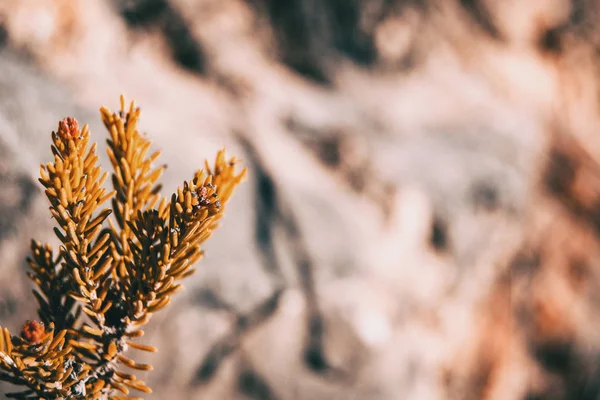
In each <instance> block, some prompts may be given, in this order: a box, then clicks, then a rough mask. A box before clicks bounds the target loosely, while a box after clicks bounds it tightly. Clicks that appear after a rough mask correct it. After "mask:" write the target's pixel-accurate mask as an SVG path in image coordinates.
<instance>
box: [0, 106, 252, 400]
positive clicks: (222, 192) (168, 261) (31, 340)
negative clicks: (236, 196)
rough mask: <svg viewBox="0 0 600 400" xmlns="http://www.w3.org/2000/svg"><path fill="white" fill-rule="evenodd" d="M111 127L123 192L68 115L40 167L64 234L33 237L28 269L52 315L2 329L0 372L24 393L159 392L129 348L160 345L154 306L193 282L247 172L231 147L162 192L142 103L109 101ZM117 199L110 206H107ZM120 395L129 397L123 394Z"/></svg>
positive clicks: (112, 155)
mask: <svg viewBox="0 0 600 400" xmlns="http://www.w3.org/2000/svg"><path fill="white" fill-rule="evenodd" d="M100 112H101V116H102V121H103V122H104V125H105V127H106V129H107V130H108V132H109V134H110V138H109V139H108V141H107V143H108V148H107V151H108V156H109V159H110V161H111V164H112V166H113V172H112V175H111V181H112V186H113V190H112V191H110V192H109V191H107V190H106V189H105V188H103V183H104V182H105V180H106V179H107V177H108V173H107V172H102V169H101V168H100V166H99V164H98V156H97V154H96V148H97V146H96V143H93V144H91V145H90V132H89V128H88V126H87V125H85V126H83V128H81V129H80V128H79V124H78V122H77V121H76V120H75V119H74V118H65V119H64V120H62V121H61V122H60V123H59V125H58V129H57V131H56V132H52V146H51V151H52V154H53V156H54V160H53V161H52V162H50V163H48V164H46V165H42V167H41V169H40V183H41V184H42V185H43V187H44V188H45V194H46V196H47V198H48V200H49V202H50V213H51V214H52V217H53V218H54V219H55V220H56V223H57V225H58V226H57V227H56V228H55V229H54V230H55V233H56V236H57V237H58V239H59V240H60V242H61V245H60V247H59V249H58V252H57V253H58V254H57V255H56V256H55V255H54V252H53V249H52V248H51V246H50V245H43V244H41V243H39V242H37V241H32V244H31V257H30V258H29V259H28V263H29V265H30V267H31V271H30V272H28V276H29V277H30V278H31V280H32V281H33V282H34V283H35V284H36V286H37V288H36V290H34V291H33V294H34V296H35V298H36V299H37V301H38V303H39V312H38V314H39V317H40V320H41V322H37V321H28V322H27V323H25V325H24V327H23V331H22V334H21V336H22V337H16V336H12V335H11V334H10V333H9V332H8V330H7V329H6V328H3V329H1V334H0V380H4V381H8V382H11V383H13V384H16V385H21V386H26V389H25V390H24V391H22V392H18V393H11V394H9V395H8V396H9V397H12V398H18V399H34V398H35V399H37V398H44V399H83V398H85V399H100V398H106V397H107V396H108V397H109V398H112V399H120V398H129V397H127V395H128V394H129V391H130V389H133V390H136V391H138V392H143V393H149V392H151V389H150V388H149V387H148V386H146V384H145V383H144V382H143V381H141V380H140V379H138V378H137V377H136V376H135V375H133V374H130V373H127V372H124V371H123V370H122V368H123V367H127V368H132V369H137V370H140V371H146V370H150V369H152V367H151V366H150V365H146V364H139V363H137V362H135V361H134V360H132V359H131V358H129V357H128V356H126V355H125V354H124V353H125V352H126V351H127V349H128V348H133V349H136V350H141V351H148V352H154V351H156V349H155V348H154V347H152V346H148V345H142V344H139V343H136V342H135V338H137V337H140V336H142V335H143V331H142V330H141V327H142V326H143V325H144V324H146V323H147V322H148V320H149V319H150V317H151V315H152V314H153V313H155V312H157V311H159V310H161V309H162V308H164V307H165V306H166V305H168V304H169V302H170V301H171V297H172V296H173V295H174V294H175V293H176V292H177V291H179V290H181V289H182V284H181V283H179V281H180V280H181V279H183V278H185V277H187V276H190V275H191V274H192V273H193V272H194V268H193V266H194V263H195V262H196V261H197V260H198V259H199V258H200V257H201V256H202V251H201V248H200V246H201V245H202V243H203V242H204V241H205V240H206V239H208V237H209V236H210V235H211V233H212V231H213V230H214V229H215V228H216V227H217V222H218V221H219V219H220V218H221V217H222V215H223V211H224V209H225V205H226V203H227V201H228V199H229V198H230V196H231V194H232V193H233V190H234V189H235V187H236V186H237V185H238V184H239V183H240V182H241V180H242V179H243V177H244V175H245V172H246V171H245V169H244V170H242V171H241V172H236V170H237V168H236V164H237V161H236V160H235V159H234V158H232V159H230V160H227V159H226V158H225V153H224V151H220V152H219V153H218V155H217V158H216V161H215V164H214V166H213V167H212V168H211V166H210V165H209V164H208V162H207V163H206V167H205V170H200V171H197V172H196V173H195V175H194V177H193V179H192V180H190V181H187V182H184V183H183V185H182V186H181V187H180V188H178V189H177V192H176V193H174V194H173V195H172V196H171V197H170V198H162V199H161V197H160V193H159V192H160V189H161V186H160V184H158V183H157V182H158V180H159V178H160V176H161V174H162V172H163V170H164V168H165V166H159V167H156V168H154V167H153V163H154V162H155V161H156V159H157V158H158V156H159V154H160V153H159V152H154V153H151V154H150V153H149V151H150V145H151V143H150V141H148V140H147V139H146V138H145V136H144V135H142V134H140V133H139V131H138V129H137V123H138V120H139V117H140V109H139V108H137V107H135V105H134V103H133V102H132V103H131V104H130V106H129V107H128V109H126V108H125V102H124V100H123V97H121V110H120V111H119V112H118V113H111V112H110V111H109V110H107V109H106V108H104V107H102V108H101V110H100ZM108 200H111V202H110V203H111V207H109V208H108V207H104V206H103V204H105V203H106V202H107V201H108ZM117 393H118V394H117Z"/></svg>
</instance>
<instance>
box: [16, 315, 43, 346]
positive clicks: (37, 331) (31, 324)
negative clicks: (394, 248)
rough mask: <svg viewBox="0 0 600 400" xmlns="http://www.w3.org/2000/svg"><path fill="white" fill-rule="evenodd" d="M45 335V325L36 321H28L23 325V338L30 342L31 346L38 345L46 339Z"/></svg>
mask: <svg viewBox="0 0 600 400" xmlns="http://www.w3.org/2000/svg"><path fill="white" fill-rule="evenodd" d="M44 333H45V330H44V324H42V323H41V322H38V321H36V320H33V321H27V322H25V325H23V330H22V331H21V337H22V338H23V339H25V340H26V341H27V342H29V344H38V343H40V341H41V340H42V338H43V337H44Z"/></svg>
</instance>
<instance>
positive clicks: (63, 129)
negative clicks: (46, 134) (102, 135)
mask: <svg viewBox="0 0 600 400" xmlns="http://www.w3.org/2000/svg"><path fill="white" fill-rule="evenodd" d="M58 135H59V136H60V137H62V138H63V139H67V140H68V139H75V138H77V137H78V136H79V123H78V122H77V120H76V119H75V118H71V117H67V118H65V119H63V120H62V121H60V122H59V123H58Z"/></svg>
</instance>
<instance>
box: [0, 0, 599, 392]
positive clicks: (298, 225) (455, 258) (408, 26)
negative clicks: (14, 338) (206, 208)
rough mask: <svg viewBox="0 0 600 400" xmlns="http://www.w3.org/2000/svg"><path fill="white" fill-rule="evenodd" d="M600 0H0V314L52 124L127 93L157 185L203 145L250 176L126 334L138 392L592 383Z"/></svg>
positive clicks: (11, 293)
mask: <svg viewBox="0 0 600 400" xmlns="http://www.w3.org/2000/svg"><path fill="white" fill-rule="evenodd" d="M599 10H600V2H598V1H596V0H570V1H568V0H538V1H535V2H534V1H530V2H524V1H517V0H502V1H500V0H421V1H418V0H288V1H282V0H2V1H0V259H1V260H2V262H1V263H0V323H1V324H2V325H4V326H7V327H8V328H9V329H11V331H13V332H18V331H19V330H20V327H21V326H22V324H23V322H24V321H25V320H26V319H32V318H35V317H36V308H35V307H36V303H35V301H34V298H33V297H32V296H31V288H32V285H31V283H30V282H29V281H28V280H27V278H26V276H25V271H26V263H25V257H26V256H27V254H28V246H29V241H30V239H31V238H32V237H33V238H36V239H38V240H41V241H50V242H51V243H56V240H55V239H54V238H53V233H52V227H53V224H52V220H51V219H50V214H49V212H48V204H47V200H46V199H45V197H44V196H43V193H42V191H41V190H40V185H39V184H38V183H37V176H38V173H39V164H40V163H42V162H47V161H49V160H50V158H51V157H50V151H49V145H50V140H49V139H50V136H49V135H50V132H51V131H52V130H55V129H56V126H57V123H58V121H59V120H60V119H62V118H64V117H65V116H73V117H75V118H77V119H78V120H79V121H80V123H89V124H90V127H91V131H92V137H93V138H94V139H95V140H97V141H98V142H100V143H104V140H105V138H106V132H105V131H104V129H103V127H102V124H101V121H100V116H99V112H98V108H99V106H100V105H105V106H107V107H109V108H110V109H112V110H115V109H117V108H118V105H119V103H118V101H119V95H120V94H121V93H122V94H124V95H125V97H126V100H127V101H129V100H132V99H133V100H135V101H136V103H137V104H138V105H139V106H140V107H141V109H142V120H141V128H142V130H143V131H144V132H147V135H148V138H149V139H150V140H152V141H153V146H154V148H155V149H160V150H162V153H163V156H162V157H163V158H162V161H163V162H165V163H167V164H168V169H167V172H166V174H165V175H164V178H163V183H164V186H165V193H169V192H172V191H173V190H175V188H176V187H177V186H178V185H180V184H181V182H182V181H183V180H185V179H189V178H190V177H191V176H192V173H193V171H195V170H196V169H197V168H200V167H201V166H202V165H203V162H204V159H206V158H210V159H212V158H213V157H214V155H215V154H216V151H217V150H218V149H220V148H222V147H226V148H227V150H228V153H229V154H230V155H235V156H237V157H239V158H241V159H242V160H243V163H244V164H245V165H246V166H247V167H248V169H249V172H250V174H249V179H248V180H247V181H246V182H245V183H244V184H243V185H242V186H241V187H240V188H239V190H238V192H237V193H236V194H235V196H234V199H233V200H232V202H231V204H230V206H229V207H228V210H227V215H226V217H225V219H224V221H223V223H222V227H221V228H220V229H219V230H217V231H216V232H215V234H214V235H213V236H212V238H211V239H210V240H209V242H208V243H207V244H206V246H205V250H206V257H205V258H204V259H203V260H202V261H201V262H200V264H199V265H198V269H199V272H198V273H197V274H196V275H194V276H193V277H192V278H190V279H189V280H188V281H187V282H186V290H185V291H184V292H183V293H182V294H179V295H178V296H177V297H176V298H175V300H174V302H173V303H172V304H171V306H170V307H169V308H167V309H166V311H164V312H162V313H159V314H157V315H155V317H154V318H153V319H152V321H151V323H150V324H149V325H148V327H147V329H146V336H145V337H144V338H143V342H144V343H146V344H151V345H154V346H156V347H158V348H159V352H158V353H157V354H151V355H149V356H145V357H144V358H143V359H141V361H144V362H149V363H152V364H153V365H154V371H152V372H149V373H143V374H141V375H140V377H141V378H143V379H145V380H146V382H147V383H148V384H149V386H151V387H152V388H153V389H154V393H153V394H152V395H148V396H147V398H148V399H209V400H212V399H236V400H237V399H240V400H263V399H264V400H271V399H278V400H288V399H289V400H295V399H298V400H321V399H322V400H329V399H332V400H336V399H340V400H341V399H344V400H362V399H364V400H368V399H369V400H370V399H372V400H396V399H400V400H403V399H411V400H412V399H414V400H430V399H433V400H435V399H473V400H475V399H498V400H513V399H514V400H542V399H544V400H555V399H581V400H592V399H598V398H600V369H599V368H600V329H599V328H600V194H599V191H600V165H599V164H598V161H599V160H600V138H599V137H598V127H599V126H600V112H599V108H598V107H599V105H600V99H599V94H600V91H599V89H600V85H599V84H600V79H599V78H600V69H599V68H598V66H599V65H600V64H599V61H600V56H599V54H600V29H599V28H598V27H597V26H598V24H597V22H598V18H599V15H598V11H599ZM103 162H104V165H108V159H107V157H104V159H103ZM138 359H139V357H138ZM9 390H12V389H10V388H9V387H8V386H0V394H3V393H5V392H7V391H9Z"/></svg>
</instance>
